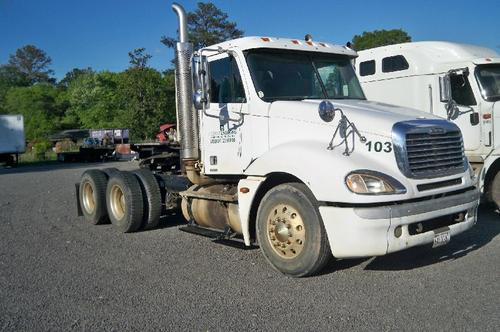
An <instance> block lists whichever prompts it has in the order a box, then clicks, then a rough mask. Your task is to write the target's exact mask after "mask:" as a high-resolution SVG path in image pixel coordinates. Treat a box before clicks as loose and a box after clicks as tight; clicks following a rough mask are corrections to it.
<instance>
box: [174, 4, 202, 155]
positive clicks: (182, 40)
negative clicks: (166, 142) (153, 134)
mask: <svg viewBox="0 0 500 332" xmlns="http://www.w3.org/2000/svg"><path fill="white" fill-rule="evenodd" d="M172 9H173V10H174V12H175V13H176V14H177V17H178V18H179V41H178V42H177V44H176V47H175V85H176V93H177V98H176V102H177V119H178V123H179V138H180V141H181V158H182V161H183V162H184V163H185V164H186V162H189V161H191V163H192V162H193V161H195V160H198V159H199V157H200V155H199V154H200V152H199V132H198V114H197V112H195V111H194V108H193V100H192V98H193V84H192V75H191V68H190V62H191V56H192V54H193V44H192V43H190V42H189V41H188V32H187V15H186V11H185V10H184V8H183V7H182V6H181V5H179V4H178V3H173V4H172Z"/></svg>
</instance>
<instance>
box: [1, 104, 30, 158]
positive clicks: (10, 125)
mask: <svg viewBox="0 0 500 332" xmlns="http://www.w3.org/2000/svg"><path fill="white" fill-rule="evenodd" d="M24 151H26V141H25V138H24V117H23V116H22V115H12V114H5V115H0V163H5V164H7V165H10V166H16V165H17V163H18V161H19V154H20V153H23V152H24Z"/></svg>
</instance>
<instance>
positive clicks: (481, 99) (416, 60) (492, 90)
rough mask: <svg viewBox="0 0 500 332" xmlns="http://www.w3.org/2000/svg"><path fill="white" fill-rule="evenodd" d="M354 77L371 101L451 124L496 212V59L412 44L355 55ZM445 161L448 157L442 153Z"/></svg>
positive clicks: (499, 138) (499, 147)
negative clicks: (462, 139) (438, 118)
mask: <svg viewBox="0 0 500 332" xmlns="http://www.w3.org/2000/svg"><path fill="white" fill-rule="evenodd" d="M356 72H357V74H358V75H359V79H360V82H361V84H362V86H363V90H364V92H365V94H366V97H367V98H368V99H369V100H375V101H379V102H384V103H389V104H394V105H398V106H404V107H410V108H415V109H418V110H421V111H425V112H428V113H431V114H434V115H438V116H441V117H443V118H446V119H448V120H450V121H453V122H454V123H455V124H456V125H457V126H458V127H459V128H460V130H461V131H462V135H463V138H464V146H465V153H466V154H467V157H468V158H469V161H470V163H471V164H472V166H473V168H474V170H475V171H476V173H477V174H479V186H480V188H481V190H482V192H483V193H484V198H485V199H486V200H488V201H491V202H493V203H495V204H496V206H497V207H500V55H499V54H498V53H497V52H495V51H494V50H492V49H488V48H484V47H479V46H474V45H466V44H459V43H450V42H414V43H404V44H397V45H390V46H383V47H377V48H373V49H369V50H364V51H360V52H359V58H358V59H356ZM440 152H441V153H442V154H443V156H446V153H447V152H448V151H447V150H446V149H442V150H440Z"/></svg>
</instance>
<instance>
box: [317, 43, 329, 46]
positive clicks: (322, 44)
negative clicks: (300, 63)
mask: <svg viewBox="0 0 500 332" xmlns="http://www.w3.org/2000/svg"><path fill="white" fill-rule="evenodd" d="M319 44H320V45H321V46H323V47H328V45H326V44H325V43H319Z"/></svg>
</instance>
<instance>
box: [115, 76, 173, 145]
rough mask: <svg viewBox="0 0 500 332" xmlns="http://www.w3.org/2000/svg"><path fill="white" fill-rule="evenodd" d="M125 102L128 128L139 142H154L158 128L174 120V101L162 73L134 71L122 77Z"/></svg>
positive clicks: (122, 91)
mask: <svg viewBox="0 0 500 332" xmlns="http://www.w3.org/2000/svg"><path fill="white" fill-rule="evenodd" d="M118 90H119V94H120V95H121V100H122V101H124V105H123V107H124V108H125V109H126V110H127V112H126V113H125V118H124V122H125V126H126V127H128V128H131V129H132V130H131V136H132V138H133V139H134V138H136V139H151V138H154V136H155V134H156V133H157V132H158V128H159V125H160V124H161V123H164V122H165V121H172V120H174V119H175V98H173V97H174V95H173V94H172V93H169V92H171V91H172V90H171V89H170V90H169V89H168V83H167V81H166V80H165V79H164V77H162V75H161V73H159V72H158V71H156V70H154V69H151V68H141V67H133V68H129V69H128V70H126V71H125V72H123V73H122V74H121V80H120V85H119V87H118Z"/></svg>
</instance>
